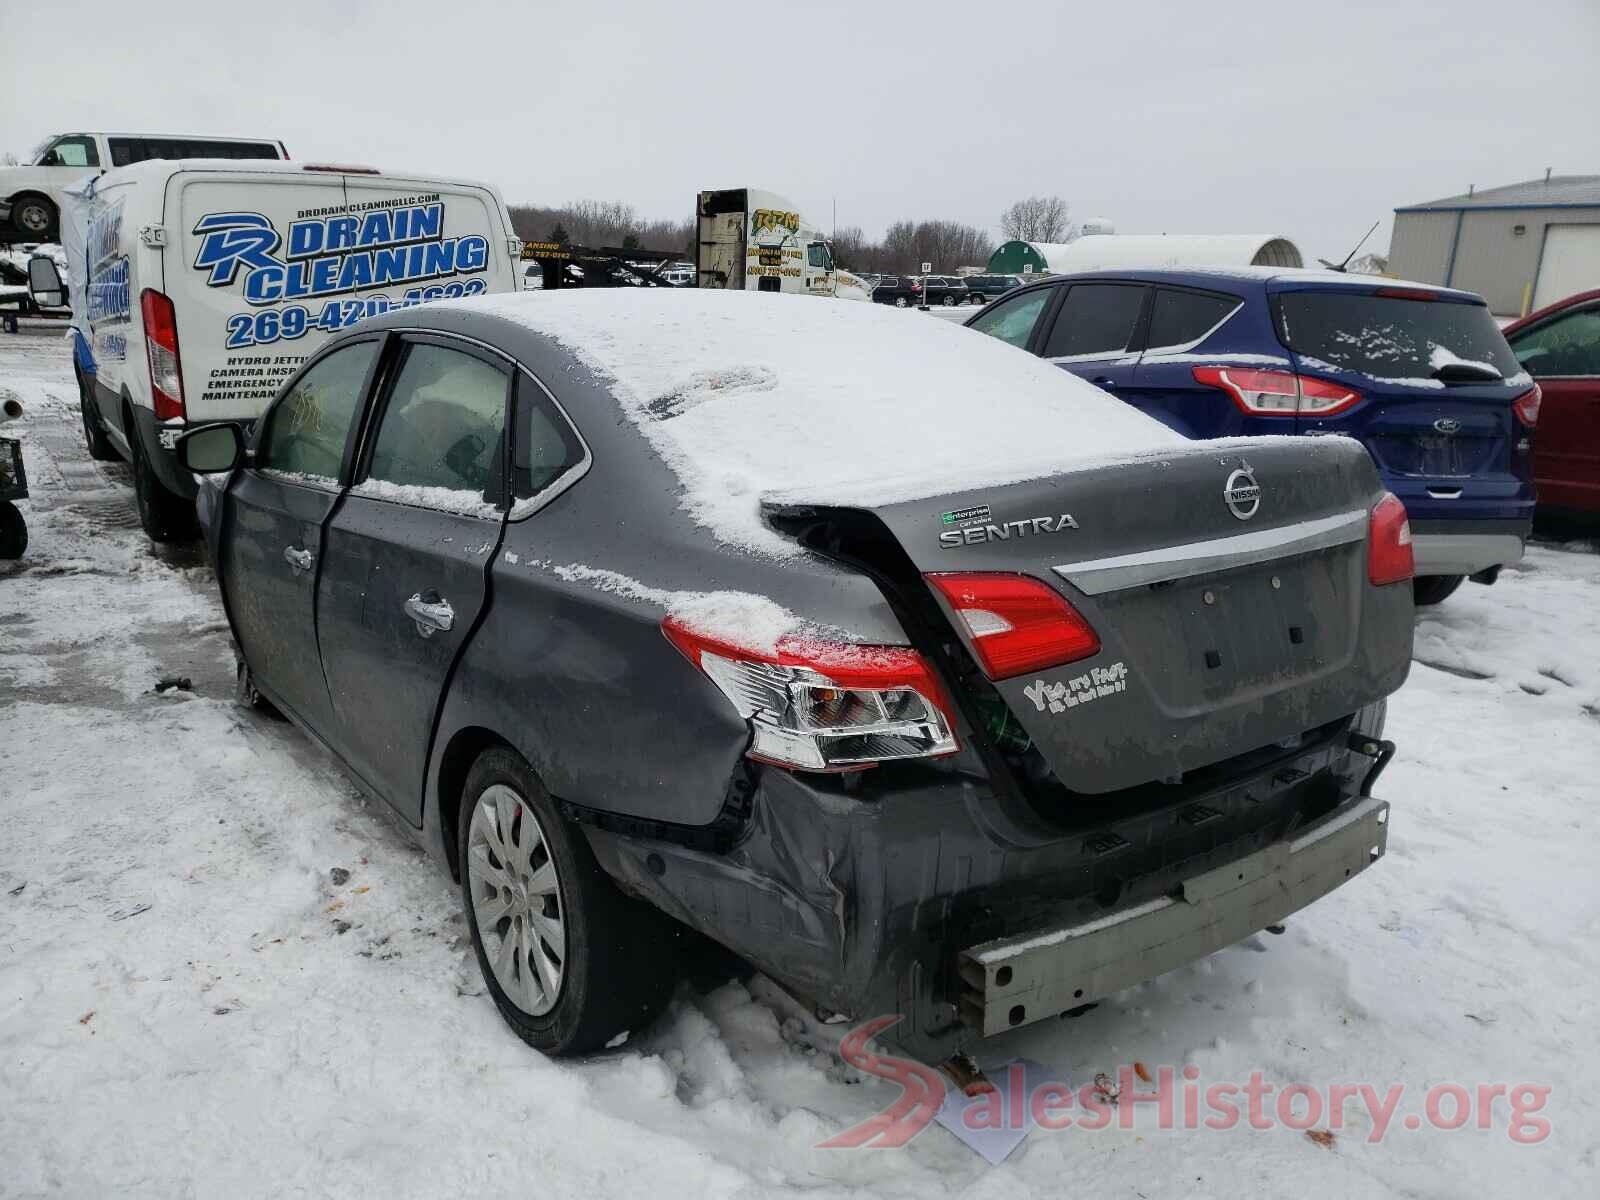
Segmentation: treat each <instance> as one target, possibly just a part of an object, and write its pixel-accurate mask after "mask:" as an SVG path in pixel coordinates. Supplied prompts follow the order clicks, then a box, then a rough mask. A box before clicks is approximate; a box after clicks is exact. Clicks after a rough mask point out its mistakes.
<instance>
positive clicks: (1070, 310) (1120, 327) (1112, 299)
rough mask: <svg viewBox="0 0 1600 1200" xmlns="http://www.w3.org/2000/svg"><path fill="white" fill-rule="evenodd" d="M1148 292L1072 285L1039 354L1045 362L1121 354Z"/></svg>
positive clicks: (1127, 287) (1122, 286)
mask: <svg viewBox="0 0 1600 1200" xmlns="http://www.w3.org/2000/svg"><path fill="white" fill-rule="evenodd" d="M1148 290H1149V289H1148V288H1146V287H1143V286H1141V285H1139V284H1130V283H1076V284H1073V285H1072V288H1071V290H1069V291H1068V292H1067V298H1066V299H1065V300H1063V301H1062V302H1061V308H1060V311H1058V312H1057V313H1056V322H1055V324H1054V325H1053V326H1051V328H1050V336H1049V337H1048V338H1046V339H1045V344H1044V349H1043V350H1042V351H1041V353H1042V354H1043V355H1044V357H1046V358H1099V357H1102V356H1107V355H1112V354H1121V353H1122V352H1123V351H1124V350H1126V349H1127V348H1128V343H1129V342H1131V341H1132V340H1133V331H1134V328H1135V327H1136V326H1137V325H1138V324H1139V313H1140V311H1141V310H1142V309H1143V308H1144V298H1145V293H1146V292H1147V291H1148Z"/></svg>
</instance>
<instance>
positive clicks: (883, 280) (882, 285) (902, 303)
mask: <svg viewBox="0 0 1600 1200" xmlns="http://www.w3.org/2000/svg"><path fill="white" fill-rule="evenodd" d="M872 300H873V303H874V304H892V305H894V306H895V307H896V308H910V307H911V306H912V305H913V304H921V303H922V282H921V281H920V280H918V279H915V278H913V277H912V276H910V275H880V276H878V281H877V282H876V283H875V284H873V285H872Z"/></svg>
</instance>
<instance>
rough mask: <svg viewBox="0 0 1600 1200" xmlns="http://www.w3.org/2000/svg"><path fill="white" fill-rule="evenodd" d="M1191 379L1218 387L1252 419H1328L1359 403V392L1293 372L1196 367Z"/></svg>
mask: <svg viewBox="0 0 1600 1200" xmlns="http://www.w3.org/2000/svg"><path fill="white" fill-rule="evenodd" d="M1194 380H1195V382H1196V383H1203V384H1205V385H1206V386H1207V387H1214V388H1221V389H1222V390H1223V391H1225V392H1227V393H1228V395H1230V396H1232V397H1233V402H1234V403H1235V404H1237V405H1238V406H1239V408H1240V410H1241V411H1243V412H1245V413H1248V414H1249V415H1250V416H1253V417H1292V416H1295V415H1299V416H1305V417H1331V416H1333V415H1334V414H1335V413H1342V412H1344V411H1345V409H1347V408H1351V407H1352V406H1354V405H1356V404H1358V403H1360V401H1361V393H1360V392H1355V391H1351V390H1350V389H1349V388H1347V387H1345V386H1343V385H1342V384H1337V383H1333V382H1330V381H1329V380H1326V379H1314V378H1312V377H1311V376H1309V375H1297V374H1295V373H1294V372H1293V371H1256V370H1251V369H1249V368H1245V367H1196V368H1195V369H1194Z"/></svg>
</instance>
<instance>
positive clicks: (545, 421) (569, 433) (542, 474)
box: [511, 372, 587, 515]
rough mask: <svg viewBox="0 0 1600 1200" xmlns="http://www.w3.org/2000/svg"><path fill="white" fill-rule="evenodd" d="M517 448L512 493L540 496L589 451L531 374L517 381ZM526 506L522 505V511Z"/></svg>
mask: <svg viewBox="0 0 1600 1200" xmlns="http://www.w3.org/2000/svg"><path fill="white" fill-rule="evenodd" d="M516 388H517V405H516V414H517V417H516V437H515V446H516V450H515V453H514V456H513V461H512V471H511V485H512V495H513V496H514V497H515V499H517V500H529V499H533V498H535V497H538V496H539V495H540V494H541V493H542V492H544V491H546V489H548V488H550V487H551V486H552V485H554V484H555V483H557V482H558V481H560V480H561V478H562V476H564V475H566V473H567V472H568V471H570V470H572V468H574V467H576V466H578V465H579V464H580V463H582V462H583V461H584V458H585V457H586V453H587V452H586V451H585V449H584V446H583V442H582V441H581V440H580V439H579V437H578V433H577V430H575V429H573V427H572V424H571V422H569V421H568V420H567V418H566V415H565V414H564V413H563V412H562V411H561V410H560V409H559V408H558V407H557V406H556V404H555V402H554V401H552V400H551V399H550V397H549V395H548V394H547V393H546V392H545V390H544V388H542V387H541V386H540V385H539V384H538V383H536V382H535V381H534V380H533V379H532V378H531V377H529V376H528V375H525V374H522V373H520V372H519V373H518V375H517V380H516ZM522 508H523V506H522V505H518V509H519V513H518V514H513V515H520V510H522Z"/></svg>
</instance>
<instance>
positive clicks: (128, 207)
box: [62, 160, 521, 541]
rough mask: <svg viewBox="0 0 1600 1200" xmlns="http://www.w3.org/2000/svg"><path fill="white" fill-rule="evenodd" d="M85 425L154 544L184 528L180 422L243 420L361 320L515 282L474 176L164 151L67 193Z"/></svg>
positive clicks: (189, 497) (514, 251)
mask: <svg viewBox="0 0 1600 1200" xmlns="http://www.w3.org/2000/svg"><path fill="white" fill-rule="evenodd" d="M62 234H63V239H62V240H63V243H64V244H65V246H66V249H67V257H68V263H69V277H70V285H71V286H70V292H71V300H72V310H73V325H74V330H75V335H76V336H75V338H74V343H75V353H74V369H75V371H76V374H77V376H78V388H79V395H80V397H81V401H82V406H83V427H84V437H85V439H86V440H87V442H88V446H89V452H90V454H91V455H93V456H94V457H95V458H99V459H107V458H112V457H121V458H125V459H127V460H128V461H129V462H130V463H132V464H133V468H134V481H135V487H136V491H137V495H138V503H139V517H140V520H141V522H142V524H143V525H144V528H145V531H146V532H147V533H148V534H149V535H150V537H151V538H152V539H154V540H156V541H166V540H169V539H173V538H178V537H183V536H187V535H189V534H190V532H191V531H192V528H193V504H192V501H193V498H194V490H195V485H194V477H193V476H192V475H190V474H188V473H187V472H185V471H182V470H180V469H179V466H178V463H177V461H176V459H175V458H174V456H173V453H172V448H173V445H174V443H175V442H176V441H177V439H178V436H179V435H180V434H181V433H183V431H184V429H185V428H186V427H187V426H189V425H190V424H204V423H207V422H212V421H233V422H238V423H240V424H243V425H245V426H247V427H248V426H249V425H250V424H251V423H252V422H253V421H254V420H255V418H256V417H258V416H259V415H260V414H261V411H262V410H263V409H264V408H265V407H266V405H267V403H268V401H270V400H271V399H272V397H273V396H274V395H275V394H276V393H277V390H278V387H279V385H280V384H282V382H283V381H284V380H285V379H287V378H288V377H289V376H290V375H291V374H293V373H294V371H295V369H296V368H297V367H299V365H300V364H301V363H302V362H304V361H305V360H306V358H307V357H308V356H309V355H310V354H312V353H313V352H314V351H315V350H316V349H317V347H318V346H319V345H321V344H322V342H323V341H324V340H326V339H327V337H328V336H329V335H330V334H332V333H334V332H335V331H337V330H340V329H344V328H346V327H347V326H349V325H352V324H354V323H355V322H356V321H359V320H360V319H361V318H362V317H364V316H367V315H369V314H374V313H380V312H387V311H389V310H390V309H392V308H396V307H404V306H408V305H413V304H421V303H424V302H426V301H429V300H436V299H443V298H451V297H456V296H472V295H478V294H480V293H484V292H511V291H515V290H517V287H518V285H519V282H520V276H519V274H518V271H517V256H518V253H519V251H520V249H521V243H520V242H519V241H518V239H517V238H516V236H515V235H514V234H513V233H512V231H511V217H510V215H509V214H508V213H507V212H506V207H505V202H504V201H503V200H502V199H501V198H500V194H499V192H497V191H496V190H495V189H494V188H492V187H490V186H489V185H487V184H482V183H470V182H466V181H463V180H452V179H438V178H430V177H425V176H418V175H402V174H391V173H386V172H385V173H380V172H378V171H375V170H372V169H371V168H361V167H336V166H316V165H300V164H295V163H283V162H279V163H272V162H252V163H248V164H246V163H240V162H219V161H189V162H169V161H165V160H159V161H154V162H146V163H141V164H139V165H136V166H131V167H123V168H119V169H117V170H113V171H108V172H107V173H106V174H104V175H102V176H99V177H98V178H90V179H87V180H85V181H83V182H82V183H81V184H80V185H79V186H78V187H76V188H75V189H71V190H69V191H68V193H67V207H66V209H65V211H64V212H63V228H62Z"/></svg>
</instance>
